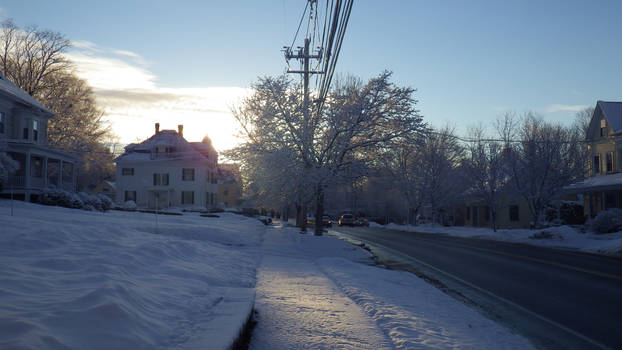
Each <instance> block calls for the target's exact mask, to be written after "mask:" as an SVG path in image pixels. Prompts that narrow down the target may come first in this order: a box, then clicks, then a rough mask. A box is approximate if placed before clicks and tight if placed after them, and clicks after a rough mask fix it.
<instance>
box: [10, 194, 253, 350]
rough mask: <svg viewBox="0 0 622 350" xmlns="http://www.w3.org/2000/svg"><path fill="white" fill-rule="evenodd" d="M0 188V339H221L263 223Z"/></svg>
mask: <svg viewBox="0 0 622 350" xmlns="http://www.w3.org/2000/svg"><path fill="white" fill-rule="evenodd" d="M14 205H15V215H14V216H10V202H9V201H7V200H0V232H1V234H0V348H3V349H4V348H20V349H22V348H24V349H60V348H63V349H65V348H70V349H154V348H156V349H157V348H172V347H176V348H180V349H187V348H202V349H203V348H206V344H208V345H209V347H210V348H214V349H218V348H223V349H224V348H226V347H227V346H229V345H230V342H231V341H232V340H233V339H234V338H235V337H236V336H237V333H238V330H239V329H240V327H241V326H242V324H243V323H244V321H245V320H246V317H247V316H248V315H249V313H250V311H251V309H252V306H253V301H254V295H255V291H254V287H255V271H256V270H255V269H256V266H257V264H258V262H259V255H258V253H257V247H258V246H259V244H260V242H261V236H262V235H263V232H264V231H265V226H264V225H262V224H261V223H260V222H259V221H258V220H255V219H249V218H245V217H241V216H237V215H233V214H224V215H222V216H221V218H204V217H200V216H199V215H198V214H188V215H183V216H163V215H160V216H158V226H159V227H158V231H157V234H156V233H155V232H156V231H155V215H153V214H143V213H133V212H118V211H111V212H107V213H101V212H88V211H82V210H77V209H65V208H60V207H46V206H40V205H36V204H30V203H24V202H17V201H15V202H14Z"/></svg>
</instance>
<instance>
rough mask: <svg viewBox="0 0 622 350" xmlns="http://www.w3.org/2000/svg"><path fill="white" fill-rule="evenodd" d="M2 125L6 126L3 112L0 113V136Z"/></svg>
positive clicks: (2, 130) (2, 129) (2, 131)
mask: <svg viewBox="0 0 622 350" xmlns="http://www.w3.org/2000/svg"><path fill="white" fill-rule="evenodd" d="M4 124H6V117H5V116H4V112H0V134H4Z"/></svg>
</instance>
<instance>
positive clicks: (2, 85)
mask: <svg viewBox="0 0 622 350" xmlns="http://www.w3.org/2000/svg"><path fill="white" fill-rule="evenodd" d="M0 91H2V92H4V93H6V94H7V95H9V96H11V97H13V98H15V99H17V100H19V101H20V102H21V103H24V104H26V105H28V106H31V107H35V108H37V109H40V110H41V111H43V112H45V113H47V114H50V115H51V116H54V113H52V111H50V110H49V109H47V108H46V107H45V106H44V105H42V104H41V103H39V101H37V100H36V99H35V98H34V97H32V96H30V95H29V94H28V93H27V92H26V91H24V90H22V89H20V88H19V87H17V85H15V84H13V83H12V82H11V81H10V80H9V79H7V78H6V77H5V76H4V75H2V74H1V73H0Z"/></svg>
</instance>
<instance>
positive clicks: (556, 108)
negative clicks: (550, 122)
mask: <svg viewBox="0 0 622 350" xmlns="http://www.w3.org/2000/svg"><path fill="white" fill-rule="evenodd" d="M588 107H590V106H586V105H562V104H552V105H548V106H547V107H546V112H547V113H555V112H579V111H582V110H584V109H586V108H588Z"/></svg>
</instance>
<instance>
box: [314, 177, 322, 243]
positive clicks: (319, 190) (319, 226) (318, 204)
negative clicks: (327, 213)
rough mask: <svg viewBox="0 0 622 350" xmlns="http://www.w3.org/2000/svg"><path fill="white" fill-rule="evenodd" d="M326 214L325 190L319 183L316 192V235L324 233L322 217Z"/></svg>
mask: <svg viewBox="0 0 622 350" xmlns="http://www.w3.org/2000/svg"><path fill="white" fill-rule="evenodd" d="M323 216H324V190H323V189H322V186H321V185H318V187H317V189H316V192H315V235H316V236H321V235H322V217H323Z"/></svg>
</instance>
